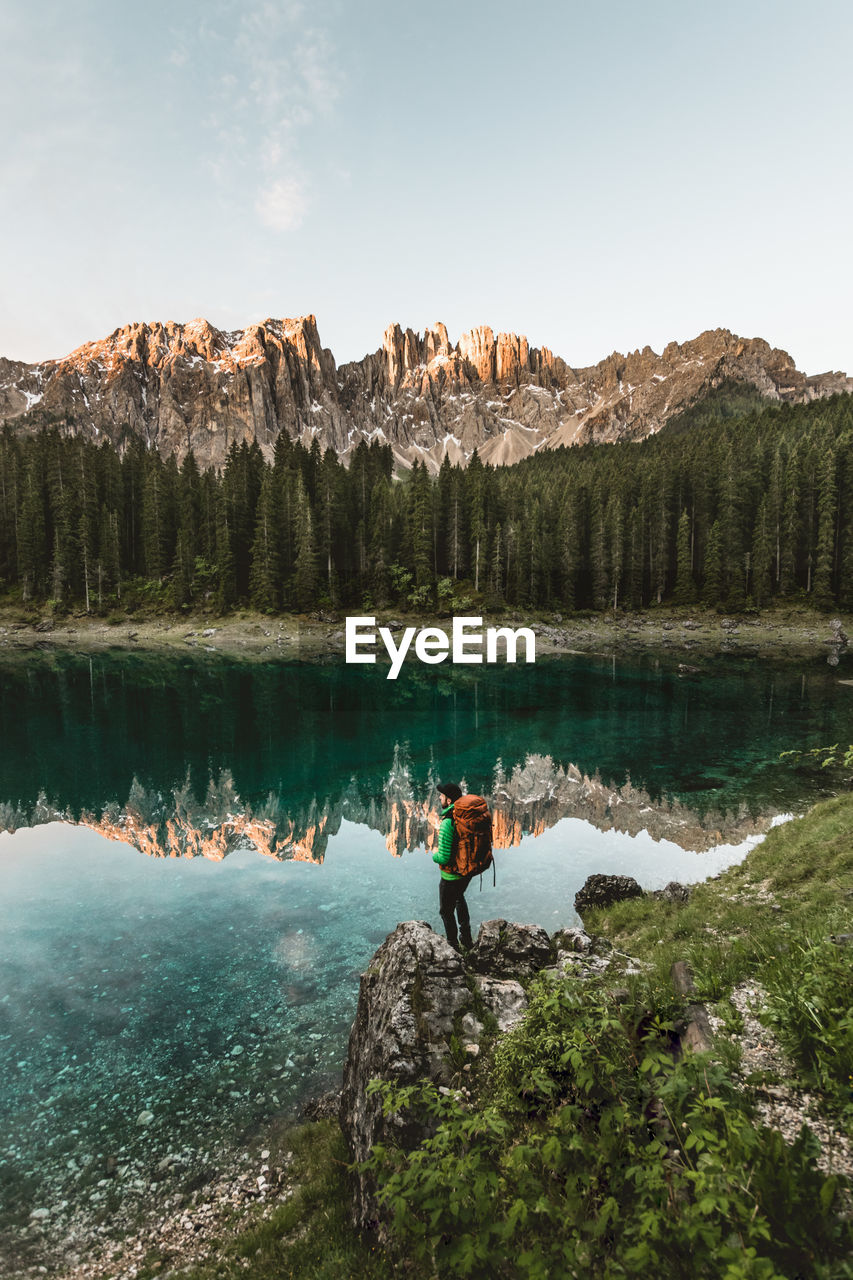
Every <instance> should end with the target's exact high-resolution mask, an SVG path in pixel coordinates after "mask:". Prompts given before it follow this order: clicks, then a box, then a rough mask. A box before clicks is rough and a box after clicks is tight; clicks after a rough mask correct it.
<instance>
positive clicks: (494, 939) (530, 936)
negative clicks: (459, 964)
mask: <svg viewBox="0 0 853 1280" xmlns="http://www.w3.org/2000/svg"><path fill="white" fill-rule="evenodd" d="M470 963H471V965H472V966H473V967H474V968H476V969H477V971H478V972H479V973H488V974H493V975H494V976H496V977H500V978H522V979H524V978H529V977H532V975H533V974H534V973H537V972H538V971H539V970H540V969H543V968H544V967H545V966H546V965H548V964H550V963H551V939H550V938H549V937H548V934H547V933H546V932H545V930H544V929H541V928H540V927H539V925H537V924H515V923H513V922H512V921H507V920H486V921H484V923H483V924H481V925H480V931H479V933H478V934H477V945H476V947H475V948H474V950H473V952H472V953H471V957H470Z"/></svg>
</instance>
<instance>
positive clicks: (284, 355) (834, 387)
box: [0, 316, 853, 472]
mask: <svg viewBox="0 0 853 1280" xmlns="http://www.w3.org/2000/svg"><path fill="white" fill-rule="evenodd" d="M730 383H738V384H741V385H743V386H744V387H745V388H753V389H754V392H755V393H757V396H760V397H763V398H764V399H766V400H767V401H768V402H774V401H776V402H779V401H786V402H789V403H796V404H800V403H804V402H806V401H810V400H815V399H819V398H821V397H823V396H828V395H833V394H835V393H836V392H846V393H849V392H853V378H849V377H847V376H846V374H844V373H838V372H835V373H822V374H816V375H813V376H807V375H805V374H804V373H801V372H800V371H799V370H798V369H797V368H796V365H795V363H794V361H793V359H792V358H791V356H789V355H788V353H787V352H785V351H781V350H778V349H776V348H773V347H771V346H770V345H769V343H767V342H765V341H764V340H763V339H762V338H741V337H738V336H737V335H736V334H733V333H731V332H730V331H729V330H727V329H713V330H708V331H706V332H705V333H702V334H700V335H699V337H697V338H694V339H693V340H692V341H689V342H685V343H682V344H680V345H679V344H678V343H676V342H671V343H669V345H668V346H666V347H665V348H664V350H663V352H662V353H661V354H660V355H658V354H656V353H655V352H654V351H652V349H651V347H648V346H647V347H644V348H643V350H642V351H639V350H637V351H633V352H631V353H630V354H629V355H622V354H621V353H619V352H614V353H613V354H612V355H609V356H607V357H606V358H605V359H604V360H601V361H600V362H599V363H598V364H596V365H592V366H590V367H587V368H573V367H572V366H571V365H569V364H568V363H567V362H566V361H565V360H563V359H562V358H561V357H559V356H555V355H554V354H553V353H552V352H551V351H550V350H549V349H548V348H547V347H541V348H538V347H531V346H530V345H529V344H528V341H527V338H526V337H524V336H523V335H518V334H514V333H498V334H497V335H496V334H494V333H493V331H492V330H491V329H490V328H488V327H487V326H481V327H479V328H476V329H471V330H469V331H468V332H467V333H463V334H462V336H461V337H460V338H459V341H458V342H457V343H455V344H452V343H451V342H450V339H449V337H448V333H447V329H446V327H445V326H444V325H443V324H440V323H439V324H436V325H434V326H433V327H432V328H429V329H427V330H426V331H425V333H424V334H423V335H422V336H421V335H420V334H418V333H414V332H413V331H412V330H411V329H406V330H403V329H401V328H400V326H399V325H397V324H393V325H389V327H388V328H387V329H386V330H385V335H384V338H383V342H382V346H381V347H380V348H379V350H378V351H376V352H374V353H373V354H372V355H367V356H365V357H364V358H363V359H362V360H358V361H353V362H350V363H346V364H341V365H337V364H336V362H335V358H334V356H333V355H332V352H331V351H329V350H328V349H327V348H324V347H323V346H322V344H321V342H320V336H319V333H318V330H317V323H316V320H315V318H314V316H302V317H300V318H298V319H292V320H274V319H268V320H265V321H264V322H263V323H262V324H253V325H249V326H248V327H247V328H245V329H243V330H236V331H231V332H226V331H223V330H220V329H216V328H214V327H213V326H212V325H211V324H209V323H208V322H207V321H206V320H201V319H199V320H192V321H190V322H189V323H187V324H178V323H173V322H168V323H166V324H159V323H155V324H131V325H127V326H125V327H123V328H120V329H116V330H115V332H114V333H111V334H110V335H109V337H107V338H104V339H102V340H101V341H97V342H89V343H86V344H84V345H83V346H81V347H78V348H77V350H76V351H72V352H71V354H70V355H68V356H65V357H64V358H63V359H60V360H47V361H44V362H42V363H40V364H25V363H23V362H20V361H13V360H7V359H3V358H0V420H3V419H5V421H6V422H7V423H10V424H11V425H12V426H13V427H14V428H15V429H18V430H21V431H34V430H37V429H38V428H39V427H41V426H43V425H45V424H55V425H58V426H59V427H60V428H61V429H63V430H68V431H72V432H78V433H80V434H82V435H84V436H86V437H88V438H90V439H101V440H103V439H106V440H109V441H110V442H111V443H112V444H113V445H114V446H115V447H117V448H118V449H119V450H122V449H123V448H124V447H125V446H126V445H127V443H128V442H129V441H130V440H131V439H132V438H133V437H134V436H135V437H138V438H141V439H143V440H144V441H145V442H146V444H147V445H148V446H149V447H156V448H158V449H159V450H160V452H161V453H162V454H163V455H164V456H168V455H170V454H175V455H177V457H178V460H180V459H182V458H183V457H184V455H185V454H186V453H187V451H188V450H189V449H192V450H193V452H194V453H195V456H196V459H197V461H198V463H199V464H200V465H201V466H202V467H208V466H214V467H220V466H221V465H222V464H223V462H224V460H225V456H226V453H227V450H228V448H229V447H230V445H231V444H233V443H234V442H237V443H238V444H239V443H240V442H241V441H243V440H247V441H249V442H251V441H253V440H257V442H258V444H259V445H260V447H261V449H262V451H263V452H264V454H265V455H266V456H267V457H270V456H271V454H272V449H273V446H274V443H275V439H276V436H277V435H278V433H279V432H280V431H281V430H282V429H285V430H287V432H288V433H289V434H290V436H292V437H293V438H294V439H298V440H300V441H301V442H302V443H303V444H306V445H310V444H311V443H312V441H313V440H314V439H315V438H316V439H317V440H318V441H319V444H320V446H321V447H322V448H323V449H326V448H329V447H330V448H332V449H333V450H335V452H336V453H337V454H338V455H340V456H341V457H342V458H343V460H344V461H346V460H347V457H348V456H349V454H350V453H351V451H352V450H353V449H354V448H355V447H357V445H358V444H359V443H360V441H362V440H365V441H367V442H368V443H369V442H372V441H374V440H378V441H379V442H380V443H382V444H388V445H390V446H391V449H392V451H393V455H394V459H395V462H396V464H397V465H399V466H401V467H411V466H412V465H413V464H414V463H415V462H416V461H418V460H420V461H422V462H423V463H425V464H426V466H427V468H428V469H429V470H430V471H432V472H435V471H437V470H438V468H439V466H440V464H441V462H442V460H443V459H444V458H445V457H448V458H449V459H450V461H451V462H453V463H456V462H459V463H463V464H464V463H465V462H467V460H468V459H469V458H470V457H471V455H472V453H473V452H474V450H475V449H477V450H478V452H479V456H480V458H481V459H482V460H483V461H484V462H488V463H492V464H494V465H501V464H508V463H513V462H517V461H519V460H520V459H522V458H524V457H526V456H528V455H529V454H531V453H535V452H536V451H537V450H539V449H553V448H558V447H559V446H561V445H576V444H587V443H596V444H603V443H613V442H616V441H620V440H641V439H644V438H645V437H647V436H650V435H654V434H655V433H656V432H658V431H660V430H661V428H662V427H664V426H665V425H666V424H667V423H668V422H669V421H670V420H671V419H672V418H673V417H675V416H676V415H678V414H679V413H682V412H683V411H684V410H685V409H687V408H689V407H690V406H691V405H693V404H695V403H696V402H697V401H700V400H702V399H703V397H704V396H706V395H707V394H708V393H709V392H711V391H713V390H714V389H716V388H719V387H721V386H723V385H727V384H730Z"/></svg>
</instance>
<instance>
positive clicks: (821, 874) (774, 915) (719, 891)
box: [586, 796, 853, 1000]
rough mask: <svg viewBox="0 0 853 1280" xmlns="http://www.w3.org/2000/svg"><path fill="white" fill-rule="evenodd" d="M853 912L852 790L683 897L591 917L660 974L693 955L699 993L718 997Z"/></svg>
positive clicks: (639, 902)
mask: <svg viewBox="0 0 853 1280" xmlns="http://www.w3.org/2000/svg"><path fill="white" fill-rule="evenodd" d="M852 921H853V796H837V797H835V798H834V799H832V800H827V801H824V802H822V803H821V804H819V805H816V806H815V808H814V809H812V810H811V811H810V812H809V813H808V814H807V815H806V816H805V817H804V818H800V819H797V820H795V821H793V822H788V823H785V824H783V825H782V826H780V827H775V828H774V829H773V830H772V831H771V832H769V834H768V836H767V838H766V840H765V841H764V842H763V843H762V844H760V845H759V846H758V847H757V848H756V849H754V850H753V851H752V852H751V853H750V854H749V856H748V857H747V859H746V860H745V861H744V862H742V863H740V864H739V865H738V866H735V867H730V868H729V870H728V871H726V872H724V873H723V874H722V875H720V876H719V877H718V878H717V879H714V880H708V881H705V882H704V883H703V884H699V885H696V886H695V887H694V888H693V890H692V892H691V896H690V901H689V902H688V903H687V904H685V905H678V904H673V903H668V902H664V901H655V900H654V899H649V898H636V899H631V900H629V901H627V902H621V903H617V904H616V905H614V906H613V907H611V908H609V909H608V910H607V911H598V912H594V913H591V914H590V915H589V918H588V919H587V920H586V925H587V928H588V929H589V931H590V932H592V933H600V934H603V935H604V936H605V937H607V938H609V939H610V941H611V942H613V943H614V945H615V946H617V947H619V948H620V949H622V950H625V951H629V952H630V953H631V954H632V955H635V956H637V957H638V958H639V959H642V960H644V961H646V962H647V963H648V964H649V965H650V966H651V971H652V974H653V976H654V978H655V979H656V980H665V981H667V982H668V980H669V969H670V965H671V964H672V963H673V961H675V960H683V959H687V960H689V962H690V964H691V966H692V968H693V971H694V978H695V981H696V987H697V993H698V995H699V996H700V998H702V999H707V1000H719V999H720V998H721V996H722V995H723V994H725V992H726V991H728V990H730V989H731V987H732V986H734V985H735V984H736V983H737V982H740V981H743V980H744V979H746V978H748V977H753V976H757V975H758V972H759V970H760V969H762V968H766V967H767V966H768V965H772V964H773V963H774V962H776V960H777V958H778V956H779V955H780V954H787V953H788V952H789V951H790V950H791V948H792V947H793V946H794V945H796V944H797V943H802V942H803V941H804V940H808V941H815V940H817V939H820V938H825V937H828V936H829V935H830V934H831V933H843V932H846V931H847V930H849V929H850V928H851V922H852Z"/></svg>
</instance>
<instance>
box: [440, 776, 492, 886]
mask: <svg viewBox="0 0 853 1280" xmlns="http://www.w3.org/2000/svg"><path fill="white" fill-rule="evenodd" d="M450 818H451V821H452V822H453V853H452V855H451V859H450V862H449V863H448V866H447V870H448V871H455V873H456V874H457V875H458V876H477V875H482V874H483V872H484V871H485V870H486V868H487V867H489V866H491V864H492V815H491V814H490V813H489V806H488V805H487V804H486V802H485V800H484V799H483V797H482V796H460V797H459V799H458V800H457V801H456V803H455V804H454V806H453V810H452V812H451V814H450Z"/></svg>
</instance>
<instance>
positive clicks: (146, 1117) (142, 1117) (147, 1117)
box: [136, 1111, 154, 1126]
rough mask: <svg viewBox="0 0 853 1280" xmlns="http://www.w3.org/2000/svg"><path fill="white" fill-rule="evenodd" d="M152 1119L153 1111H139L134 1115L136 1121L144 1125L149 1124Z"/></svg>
mask: <svg viewBox="0 0 853 1280" xmlns="http://www.w3.org/2000/svg"><path fill="white" fill-rule="evenodd" d="M153 1119H154V1112H153V1111H140V1113H139V1115H138V1116H137V1117H136V1123H137V1124H139V1125H143V1126H144V1125H148V1124H150V1123H151V1121H152V1120H153Z"/></svg>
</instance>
